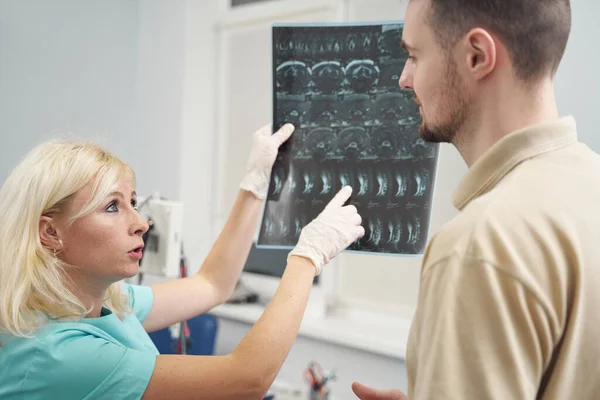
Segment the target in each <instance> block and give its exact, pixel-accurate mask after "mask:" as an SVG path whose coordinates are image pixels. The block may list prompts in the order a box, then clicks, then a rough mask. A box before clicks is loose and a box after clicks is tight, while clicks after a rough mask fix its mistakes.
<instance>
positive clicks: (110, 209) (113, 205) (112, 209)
mask: <svg viewBox="0 0 600 400" xmlns="http://www.w3.org/2000/svg"><path fill="white" fill-rule="evenodd" d="M105 211H106V212H111V213H114V212H118V211H119V209H118V208H117V201H116V200H114V201H111V202H110V203H109V204H108V206H106V209H105Z"/></svg>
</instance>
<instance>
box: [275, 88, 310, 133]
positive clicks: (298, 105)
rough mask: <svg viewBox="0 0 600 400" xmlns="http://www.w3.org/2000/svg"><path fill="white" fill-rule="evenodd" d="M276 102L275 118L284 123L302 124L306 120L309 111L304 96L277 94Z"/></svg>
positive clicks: (308, 103)
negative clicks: (277, 104) (277, 105)
mask: <svg viewBox="0 0 600 400" xmlns="http://www.w3.org/2000/svg"><path fill="white" fill-rule="evenodd" d="M277 102H278V103H279V107H278V108H277V118H278V119H279V120H280V121H285V123H288V122H289V123H291V124H294V126H298V127H299V126H302V125H304V124H305V123H306V122H307V119H308V115H309V112H310V102H308V101H306V100H305V98H304V96H293V95H289V96H285V95H279V96H278V99H277Z"/></svg>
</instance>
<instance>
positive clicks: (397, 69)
mask: <svg viewBox="0 0 600 400" xmlns="http://www.w3.org/2000/svg"><path fill="white" fill-rule="evenodd" d="M404 64H406V60H405V59H390V60H383V61H382V63H381V65H380V66H379V68H380V69H381V72H380V74H379V81H378V82H377V86H378V89H380V90H382V91H383V92H384V93H385V92H386V91H396V92H400V91H401V89H400V76H401V75H402V70H403V69H404Z"/></svg>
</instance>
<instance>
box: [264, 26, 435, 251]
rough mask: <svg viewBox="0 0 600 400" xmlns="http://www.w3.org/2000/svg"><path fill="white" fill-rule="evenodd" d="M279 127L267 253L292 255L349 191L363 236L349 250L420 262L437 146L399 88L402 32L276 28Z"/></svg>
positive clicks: (267, 216) (267, 211) (275, 115)
mask: <svg viewBox="0 0 600 400" xmlns="http://www.w3.org/2000/svg"><path fill="white" fill-rule="evenodd" d="M272 29H273V43H272V46H273V71H272V73H273V119H274V122H273V127H274V130H277V129H279V127H281V126H282V125H284V124H285V123H288V122H289V123H292V124H294V126H295V127H296V130H295V132H294V134H293V135H292V137H291V138H290V140H289V141H288V142H286V143H285V144H284V145H283V146H282V147H281V149H280V152H279V155H278V157H277V161H276V162H275V165H274V167H273V171H272V174H271V184H270V187H269V194H268V197H267V201H266V203H265V209H264V214H263V219H262V223H261V228H260V232H259V237H258V246H259V247H284V248H286V247H287V248H292V247H293V246H294V245H295V244H296V243H297V241H298V238H299V235H300V232H301V230H302V228H303V227H304V226H305V225H306V224H307V223H309V222H310V221H311V220H312V219H314V218H315V217H316V216H317V215H318V214H319V213H320V212H321V211H322V210H323V208H324V207H325V205H326V204H327V203H328V202H329V201H330V200H331V199H332V197H333V196H334V195H335V194H336V193H337V192H338V191H339V190H340V189H341V188H342V186H344V185H351V186H352V187H353V193H352V197H351V198H350V200H349V203H348V204H353V205H355V206H356V207H357V209H358V212H359V213H360V214H361V216H362V219H363V224H362V225H363V227H364V228H365V236H364V237H363V238H361V239H359V240H358V241H356V242H355V243H353V244H352V245H351V246H350V247H349V248H348V250H350V251H358V252H370V253H393V254H401V255H409V254H422V253H423V251H424V249H425V245H426V242H427V238H428V232H429V221H430V216H431V203H432V197H433V189H434V182H435V176H436V169H437V160H438V154H439V147H438V145H436V144H430V143H426V142H424V141H423V140H422V139H421V138H420V137H419V134H418V128H419V124H420V122H421V120H420V115H419V109H418V107H417V105H416V103H415V102H414V100H413V99H412V93H411V92H407V91H403V90H401V89H400V88H399V86H398V79H399V77H400V74H401V72H402V68H403V67H404V64H405V62H406V59H407V56H408V54H407V53H406V52H405V51H404V50H403V49H402V48H401V46H400V42H401V38H402V23H400V22H398V23H382V24H369V25H356V24H336V25H307V26H302V25H275V26H273V28H272Z"/></svg>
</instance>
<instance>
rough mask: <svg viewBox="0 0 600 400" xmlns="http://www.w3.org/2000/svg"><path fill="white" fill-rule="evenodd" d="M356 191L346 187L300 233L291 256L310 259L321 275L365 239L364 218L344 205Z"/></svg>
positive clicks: (350, 206)
mask: <svg viewBox="0 0 600 400" xmlns="http://www.w3.org/2000/svg"><path fill="white" fill-rule="evenodd" d="M350 194H352V188H351V187H350V186H346V187H344V188H342V190H340V191H339V192H338V193H337V194H336V195H335V197H334V198H333V199H331V201H330V202H329V204H327V206H326V207H325V209H324V210H323V211H322V212H321V213H320V214H319V215H318V216H317V218H315V219H314V220H312V221H311V222H310V223H309V224H307V225H306V226H305V227H304V228H303V229H302V232H300V238H299V239H298V244H297V245H296V247H295V248H294V249H293V250H292V251H291V252H290V253H289V254H288V259H289V257H290V256H294V255H295V256H302V257H306V258H309V259H310V260H312V262H313V263H314V264H315V267H316V269H317V271H316V274H315V275H319V274H320V273H321V269H322V268H323V265H325V264H327V263H328V262H329V261H330V260H331V259H333V258H334V257H335V256H337V255H338V254H339V253H341V252H342V251H344V250H345V249H346V248H348V246H350V245H351V244H352V243H353V242H354V241H355V240H357V239H359V238H361V237H363V235H364V234H365V229H364V228H363V227H362V226H360V224H361V222H362V218H361V217H360V215H359V214H358V212H357V210H356V207H355V206H353V205H347V206H344V203H345V202H346V201H347V200H348V199H349V198H350Z"/></svg>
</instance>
